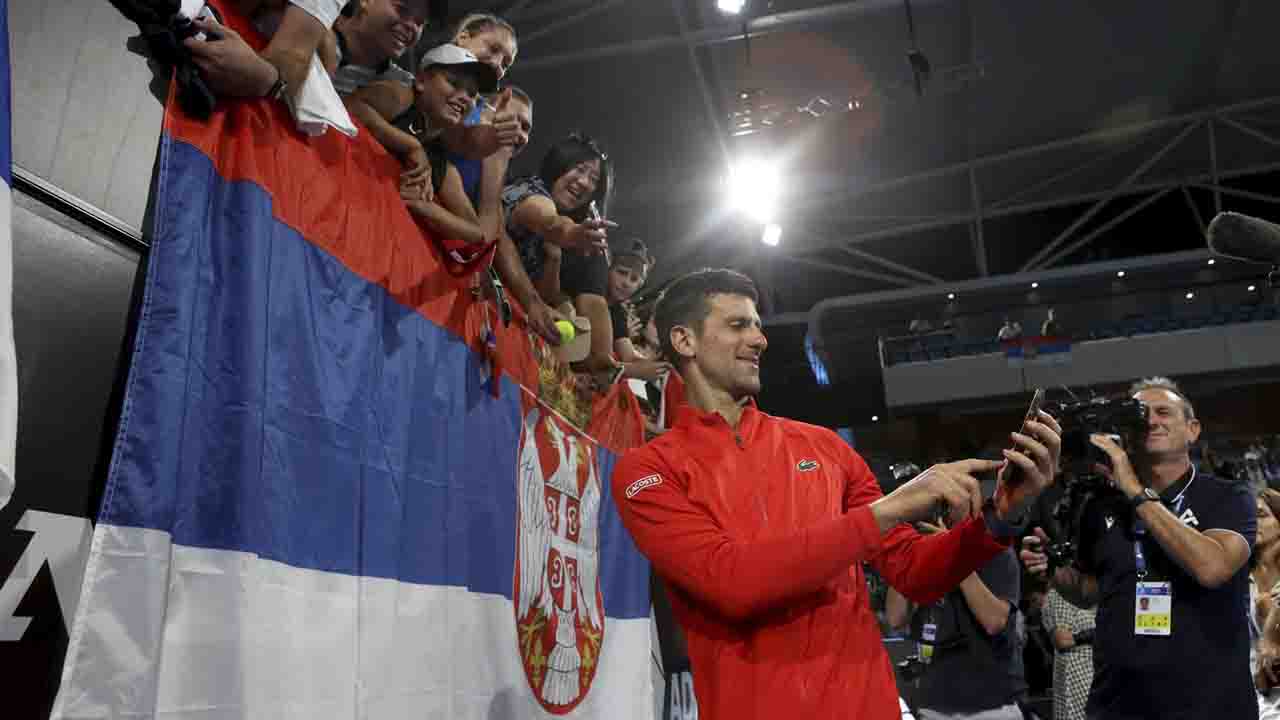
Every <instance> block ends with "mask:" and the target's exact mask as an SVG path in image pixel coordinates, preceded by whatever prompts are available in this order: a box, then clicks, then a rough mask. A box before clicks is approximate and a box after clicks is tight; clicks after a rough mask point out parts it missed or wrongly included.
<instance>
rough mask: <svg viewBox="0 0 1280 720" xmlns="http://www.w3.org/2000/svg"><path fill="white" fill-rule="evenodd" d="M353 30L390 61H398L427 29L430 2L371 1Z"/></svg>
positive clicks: (407, 0) (416, 0)
mask: <svg viewBox="0 0 1280 720" xmlns="http://www.w3.org/2000/svg"><path fill="white" fill-rule="evenodd" d="M364 7H365V12H364V13H363V14H362V15H360V16H358V17H357V19H356V21H355V22H354V23H353V26H352V27H353V30H355V31H356V32H359V33H361V34H362V35H363V36H364V37H366V38H368V41H369V43H370V45H371V46H372V47H374V48H376V49H377V52H378V53H379V54H381V55H383V56H384V57H387V58H397V57H400V56H401V55H402V54H404V51H405V50H408V49H409V48H411V47H413V46H414V45H415V44H417V42H418V38H420V37H422V28H424V27H426V24H427V15H428V14H429V12H430V3H428V2H425V0H368V2H366V3H365V6H364Z"/></svg>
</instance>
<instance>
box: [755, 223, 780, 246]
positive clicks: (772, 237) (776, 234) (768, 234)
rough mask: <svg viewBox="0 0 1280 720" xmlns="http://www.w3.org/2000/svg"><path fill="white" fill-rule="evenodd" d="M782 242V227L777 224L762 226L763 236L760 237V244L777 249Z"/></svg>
mask: <svg viewBox="0 0 1280 720" xmlns="http://www.w3.org/2000/svg"><path fill="white" fill-rule="evenodd" d="M781 241H782V226H781V225H779V224H777V223H769V224H768V225H765V226H764V234H763V235H761V236H760V242H762V243H764V244H765V245H768V246H769V247H777V246H778V243H779V242H781Z"/></svg>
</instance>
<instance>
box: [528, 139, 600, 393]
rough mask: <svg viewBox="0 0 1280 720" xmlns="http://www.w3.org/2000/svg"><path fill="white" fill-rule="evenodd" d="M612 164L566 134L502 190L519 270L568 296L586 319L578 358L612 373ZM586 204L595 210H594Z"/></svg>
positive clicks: (553, 294) (547, 293) (546, 290)
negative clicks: (586, 340)
mask: <svg viewBox="0 0 1280 720" xmlns="http://www.w3.org/2000/svg"><path fill="white" fill-rule="evenodd" d="M612 185H613V170H612V165H611V164H610V162H609V156H608V155H607V154H605V153H604V151H602V150H601V149H600V148H599V146H597V145H596V143H595V141H593V140H591V139H590V138H587V137H584V136H581V135H570V136H569V137H567V138H565V139H564V140H561V141H560V142H558V143H556V144H555V145H554V146H552V148H551V150H550V151H549V152H548V153H547V155H546V157H545V158H543V161H542V167H541V169H540V170H539V172H538V174H537V175H535V176H532V177H527V178H522V179H520V180H517V181H516V182H514V183H512V184H511V185H508V186H507V188H506V190H504V191H503V193H502V208H503V210H504V211H505V212H506V216H507V234H508V235H509V236H510V237H511V239H512V240H513V241H514V242H515V245H516V248H517V249H518V250H519V252H520V260H521V262H522V263H523V264H524V269H525V272H527V273H528V274H529V277H530V278H532V279H533V281H534V283H535V284H536V285H537V288H538V292H539V293H540V294H541V295H542V297H543V299H544V300H546V301H547V302H548V303H549V304H551V305H552V306H553V307H554V306H556V305H559V304H560V303H561V302H563V301H565V300H568V301H571V302H572V303H573V305H574V310H575V311H576V312H577V314H579V315H582V316H585V317H586V318H587V319H588V320H589V321H590V322H591V352H590V354H588V355H587V358H586V359H585V360H584V361H583V364H584V366H585V367H584V369H585V370H587V371H588V372H591V373H593V374H610V375H612V374H615V373H616V372H617V371H618V370H619V369H621V365H620V364H619V363H618V361H617V360H616V359H614V357H613V328H612V324H611V322H610V318H609V303H608V301H607V300H606V299H605V296H606V289H607V285H608V276H609V260H608V257H607V256H608V229H609V228H611V227H616V226H615V225H614V224H613V223H611V222H609V221H607V220H604V219H603V214H604V213H605V212H606V211H607V208H608V204H609V195H610V190H611V188H612ZM593 212H594V213H595V214H596V215H597V216H596V217H593Z"/></svg>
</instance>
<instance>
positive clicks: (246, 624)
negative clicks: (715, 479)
mask: <svg viewBox="0 0 1280 720" xmlns="http://www.w3.org/2000/svg"><path fill="white" fill-rule="evenodd" d="M228 17H229V22H231V23H232V24H233V25H234V26H235V27H236V29H238V30H239V31H240V32H241V33H242V34H244V35H245V36H246V37H253V42H260V38H257V37H255V36H253V33H252V30H251V29H250V28H249V27H247V26H246V24H245V23H244V22H241V21H240V20H238V19H237V18H234V17H230V16H228ZM168 107H169V114H168V116H167V117H166V119H165V125H164V135H163V137H162V141H161V158H160V170H159V173H160V174H159V181H158V190H157V193H158V195H157V196H156V198H155V202H154V206H155V208H156V216H155V222H154V225H155V236H154V238H153V243H152V246H151V252H150V258H149V266H148V268H147V278H146V291H145V296H144V299H143V301H142V306H141V308H140V313H139V320H138V327H137V341H136V346H135V348H134V350H133V356H132V365H131V369H130V373H129V379H128V384H127V388H126V399H125V402H124V408H123V411H122V416H121V418H120V422H119V431H118V436H117V437H116V440H115V448H114V455H113V458H112V461H111V468H110V473H109V477H108V480H107V485H106V489H105V493H104V499H103V503H102V507H101V509H100V514H99V518H98V524H97V526H96V527H95V529H94V535H93V544H92V549H91V552H90V556H89V560H88V565H87V568H86V571H85V580H84V587H83V594H82V595H81V599H80V603H79V607H78V609H77V612H76V616H75V620H74V623H73V625H72V629H71V632H70V641H69V646H68V650H67V659H66V665H65V668H64V670H63V675H62V683H61V688H60V691H59V695H58V698H57V701H56V703H55V706H54V710H53V713H52V717H54V718H165V719H166V720H179V719H185V718H189V719H191V720H232V719H240V718H270V719H272V720H275V719H286V718H305V719H307V720H314V719H315V718H325V719H326V720H332V719H341V718H349V719H351V720H357V719H361V720H362V719H365V718H369V719H387V720H396V719H400V718H404V719H406V720H407V719H409V718H412V719H413V720H420V719H422V718H450V719H452V718H485V719H488V718H543V717H573V718H587V717H592V718H597V717H598V718H605V717H607V718H649V717H651V716H652V713H653V707H654V698H653V689H652V686H651V676H650V664H651V662H652V661H651V649H650V632H651V631H650V621H649V590H648V581H649V568H648V565H647V563H646V562H645V561H644V559H643V558H642V556H641V555H640V554H639V552H638V551H637V550H636V548H635V546H634V545H633V544H632V541H631V539H630V537H629V536H628V535H627V534H626V532H625V531H624V529H623V526H622V524H621V522H620V520H619V518H618V515H617V512H616V510H615V508H614V504H613V500H612V498H611V496H610V483H609V475H610V474H611V473H612V471H613V467H614V464H615V459H616V458H617V456H618V455H619V454H620V453H621V452H623V451H624V450H626V449H627V448H629V447H631V446H634V445H637V444H639V443H640V442H641V440H642V425H641V418H640V414H639V409H638V406H637V404H636V402H635V398H634V397H632V396H631V394H630V393H629V392H627V390H626V388H625V386H622V385H618V386H616V387H615V389H614V391H613V392H611V393H610V394H608V395H606V396H601V397H594V398H593V397H592V396H589V395H588V396H583V395H582V394H581V392H580V391H578V390H576V389H575V386H574V384H573V383H572V382H571V380H572V376H571V375H569V374H568V373H566V372H565V370H564V368H563V367H560V366H557V365H555V364H554V359H553V358H552V356H551V353H550V352H548V351H547V348H546V347H545V346H544V345H543V344H542V343H541V341H540V340H538V339H536V338H535V337H533V335H532V334H531V333H530V332H529V331H528V330H527V327H526V326H525V324H524V321H523V318H522V316H521V314H520V312H519V309H518V308H517V313H516V318H515V320H514V321H513V322H512V323H511V325H509V326H504V325H503V324H502V323H501V321H500V320H499V319H498V314H497V312H496V309H495V307H494V305H493V303H492V301H490V300H485V299H480V298H476V297H474V296H473V295H472V293H471V283H470V279H469V278H454V277H452V276H451V275H449V274H448V273H447V272H445V271H444V269H443V267H442V264H441V258H440V254H439V251H438V250H437V249H436V246H435V244H434V242H433V241H432V238H430V237H427V236H426V235H424V233H423V231H422V230H421V229H420V228H419V227H418V225H416V224H415V222H414V220H413V219H412V218H411V217H410V215H409V214H408V212H407V211H406V209H405V208H404V206H403V204H402V203H401V201H400V199H399V194H398V192H397V188H396V182H397V176H398V174H399V172H400V167H399V166H398V164H397V162H396V161H395V160H394V159H393V158H392V157H390V156H389V155H387V154H386V153H385V152H384V151H383V150H382V148H381V147H379V146H378V145H377V144H376V142H375V141H374V140H373V139H372V138H371V136H370V135H369V133H367V132H361V133H360V134H359V135H358V136H357V137H356V138H354V139H349V138H347V137H345V136H343V135H341V134H340V133H326V134H325V135H323V136H320V137H315V138H308V137H305V136H302V135H300V134H298V133H297V132H296V131H295V130H293V129H292V126H293V123H292V122H291V119H290V117H289V114H288V112H287V110H286V109H285V107H284V105H283V104H281V103H277V102H270V101H265V100H263V101H254V102H223V103H222V104H221V105H220V106H219V109H218V110H217V111H215V113H214V114H213V117H212V118H211V119H210V120H209V121H208V122H207V123H201V122H198V121H195V120H193V119H191V118H188V117H186V116H184V115H182V114H181V112H180V111H179V110H178V109H177V107H176V103H175V102H173V101H172V98H171V100H170V102H169V105H168ZM493 367H501V368H502V372H501V373H499V374H497V375H495V374H494V372H493ZM495 383H496V385H495Z"/></svg>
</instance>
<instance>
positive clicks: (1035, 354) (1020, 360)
mask: <svg viewBox="0 0 1280 720" xmlns="http://www.w3.org/2000/svg"><path fill="white" fill-rule="evenodd" d="M1000 344H1001V345H1003V346H1004V354H1005V357H1006V358H1007V359H1008V361H1009V367H1024V366H1026V365H1029V364H1030V365H1066V364H1068V363H1070V362H1071V339H1070V338H1062V337H1050V336H1047V335H1045V336H1041V335H1033V336H1028V337H1020V338H1018V339H1016V340H1005V341H1003V342H1002V343H1000Z"/></svg>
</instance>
